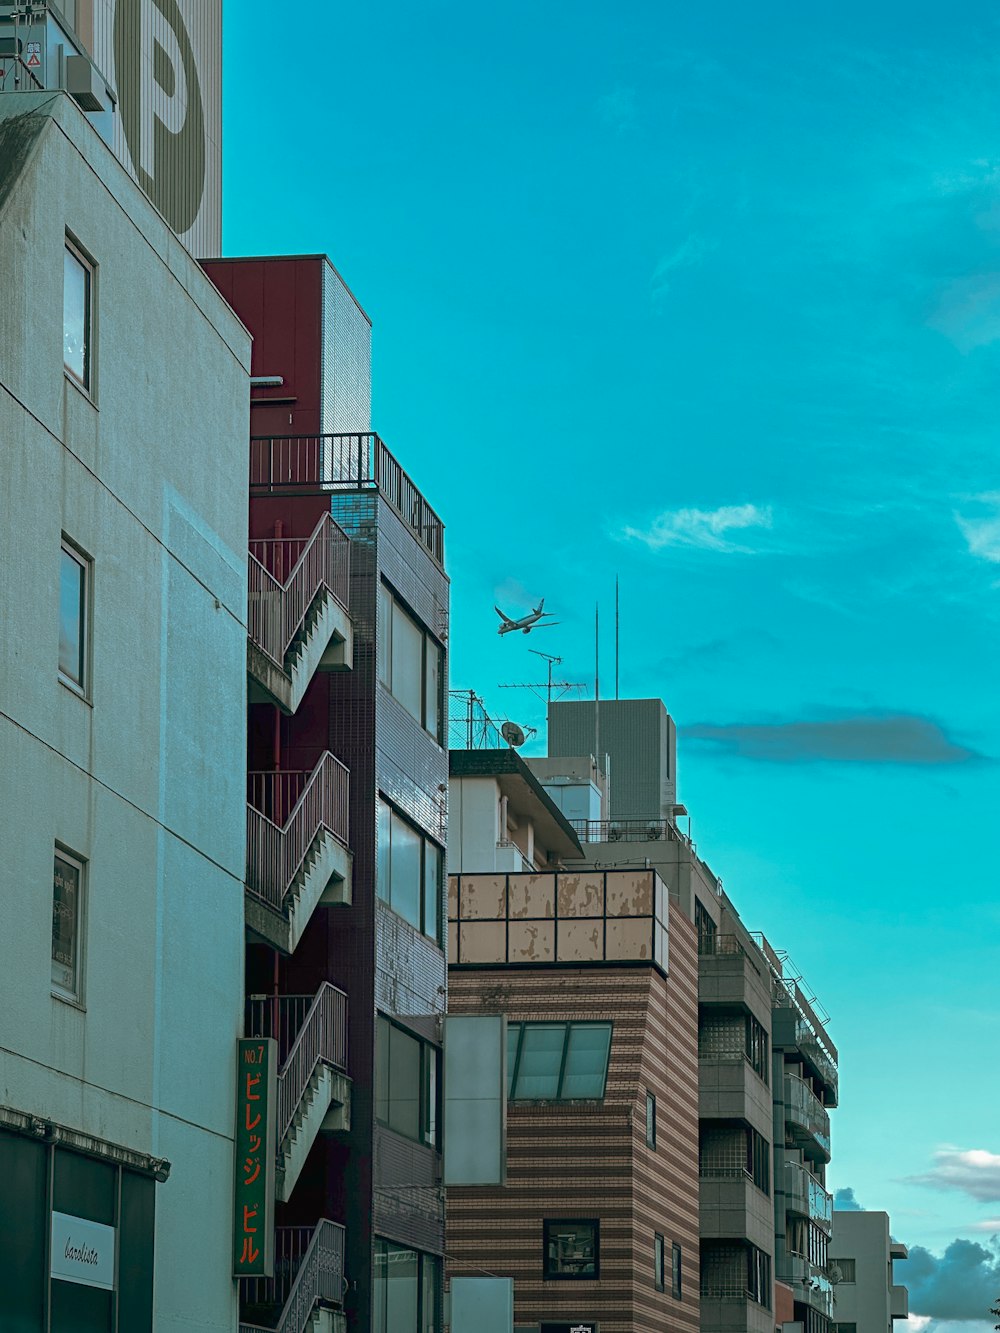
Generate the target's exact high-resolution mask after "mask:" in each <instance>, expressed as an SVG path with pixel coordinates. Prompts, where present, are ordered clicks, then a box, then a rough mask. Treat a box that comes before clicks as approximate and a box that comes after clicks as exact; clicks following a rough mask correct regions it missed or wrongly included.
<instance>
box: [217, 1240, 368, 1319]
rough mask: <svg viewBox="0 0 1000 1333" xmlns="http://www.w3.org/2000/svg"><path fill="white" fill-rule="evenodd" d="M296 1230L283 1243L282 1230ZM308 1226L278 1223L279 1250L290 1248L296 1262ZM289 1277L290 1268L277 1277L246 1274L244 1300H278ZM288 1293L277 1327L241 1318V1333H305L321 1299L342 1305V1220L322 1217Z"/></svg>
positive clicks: (256, 1302)
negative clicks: (332, 1220) (337, 1220)
mask: <svg viewBox="0 0 1000 1333" xmlns="http://www.w3.org/2000/svg"><path fill="white" fill-rule="evenodd" d="M286 1231H287V1232H289V1233H295V1234H294V1235H290V1236H289V1237H288V1240H289V1242H290V1243H289V1244H288V1245H287V1246H282V1244H281V1241H282V1232H286ZM308 1233H309V1228H307V1227H276V1228H275V1251H276V1255H277V1253H278V1252H279V1250H280V1251H282V1252H284V1251H287V1257H288V1259H289V1262H290V1263H291V1262H294V1260H295V1257H296V1256H295V1254H294V1250H295V1248H297V1246H298V1244H300V1243H301V1241H302V1240H304V1239H305V1236H306V1235H308ZM288 1281H289V1272H288V1271H285V1272H283V1273H282V1274H281V1276H280V1277H278V1276H276V1277H274V1278H243V1279H242V1280H241V1283H240V1286H241V1288H242V1291H241V1295H242V1297H243V1303H244V1304H245V1305H246V1304H253V1305H257V1304H260V1305H263V1304H277V1303H278V1301H280V1300H281V1298H282V1296H283V1295H284V1291H285V1284H286V1283H288ZM287 1291H288V1294H287V1297H286V1298H285V1300H284V1304H283V1307H282V1310H281V1314H280V1316H279V1318H278V1323H277V1324H276V1325H275V1327H274V1329H265V1327H264V1325H262V1324H248V1323H244V1322H243V1321H242V1320H241V1321H240V1333H305V1330H306V1327H307V1325H308V1322H309V1318H310V1316H311V1315H312V1312H313V1309H314V1308H315V1306H316V1305H317V1303H319V1302H324V1303H326V1304H330V1305H338V1306H339V1305H341V1304H342V1303H343V1298H344V1228H343V1227H342V1226H341V1225H340V1224H339V1222H331V1221H329V1219H327V1218H325V1217H324V1218H321V1219H320V1221H319V1222H317V1223H316V1226H315V1228H314V1229H313V1231H312V1235H311V1238H310V1239H309V1243H308V1245H307V1247H306V1249H305V1252H304V1253H303V1254H302V1255H301V1258H299V1260H298V1263H297V1265H296V1267H295V1268H294V1276H292V1278H291V1283H290V1286H289V1287H288V1288H287Z"/></svg>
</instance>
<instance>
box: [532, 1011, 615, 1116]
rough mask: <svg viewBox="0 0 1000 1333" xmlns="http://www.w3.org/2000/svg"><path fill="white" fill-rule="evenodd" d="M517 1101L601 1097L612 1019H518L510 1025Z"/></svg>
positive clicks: (606, 1066)
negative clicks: (573, 1020)
mask: <svg viewBox="0 0 1000 1333" xmlns="http://www.w3.org/2000/svg"><path fill="white" fill-rule="evenodd" d="M507 1041H508V1045H507V1089H508V1091H507V1096H508V1098H509V1100H511V1101H574V1100H593V1101H599V1100H601V1099H602V1098H603V1097H604V1086H605V1081H606V1079H607V1072H608V1056H609V1053H610V1050H611V1024H610V1023H517V1024H508V1027H507Z"/></svg>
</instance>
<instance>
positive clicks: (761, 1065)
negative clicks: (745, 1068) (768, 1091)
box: [744, 1014, 771, 1084]
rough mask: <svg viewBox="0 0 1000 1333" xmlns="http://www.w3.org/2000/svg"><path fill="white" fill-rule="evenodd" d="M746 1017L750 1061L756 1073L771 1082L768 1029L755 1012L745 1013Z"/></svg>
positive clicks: (768, 1082) (747, 1046)
mask: <svg viewBox="0 0 1000 1333" xmlns="http://www.w3.org/2000/svg"><path fill="white" fill-rule="evenodd" d="M744 1017H745V1018H746V1056H747V1059H748V1060H749V1061H750V1064H751V1066H752V1068H753V1071H754V1073H755V1074H757V1075H758V1076H759V1077H760V1078H762V1079H763V1080H764V1082H765V1083H767V1084H770V1081H771V1080H770V1077H769V1074H770V1069H769V1066H770V1063H771V1057H770V1053H769V1050H768V1047H769V1046H770V1042H769V1041H768V1037H767V1029H766V1028H765V1027H764V1026H763V1024H761V1023H759V1022H758V1021H757V1019H756V1018H754V1016H753V1014H746V1015H744Z"/></svg>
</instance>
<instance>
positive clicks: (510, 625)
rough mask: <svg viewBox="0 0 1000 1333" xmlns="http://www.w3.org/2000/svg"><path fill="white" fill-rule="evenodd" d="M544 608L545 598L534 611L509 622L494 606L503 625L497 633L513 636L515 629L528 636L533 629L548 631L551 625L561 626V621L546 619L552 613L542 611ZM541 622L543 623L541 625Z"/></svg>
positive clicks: (508, 617) (507, 617)
mask: <svg viewBox="0 0 1000 1333" xmlns="http://www.w3.org/2000/svg"><path fill="white" fill-rule="evenodd" d="M544 606H545V598H544V597H543V598H542V600H541V601H540V602H539V603H538V605H537V606H536V607H535V609H534V610H533V611H531V612H530V613H529V614H528V615H526V616H522V617H521V619H520V620H511V618H510V616H505V615H504V613H503V612H502V611H501V610H500V608H499V606H495V607H494V608H493V610H494V611H495V612H496V613H497V615H498V616H499V617H500V619H501V620H502V621H503V624H502V625H501V626H500V628H499V629H498V630H497V633H498V634H513V632H514V631H515V630H516V629H519V630H520V631H521V633H522V634H530V633H531V631H532V630H533V629H550V628H551V627H552V626H553V625H561V624H562V621H561V620H549V619H548V617H549V616H551V615H552V612H551V611H545V610H543V608H544ZM542 621H544V622H545V623H544V624H542V623H541V622H542Z"/></svg>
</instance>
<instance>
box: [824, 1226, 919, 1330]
mask: <svg viewBox="0 0 1000 1333" xmlns="http://www.w3.org/2000/svg"><path fill="white" fill-rule="evenodd" d="M908 1257H909V1252H908V1250H907V1248H906V1246H905V1245H903V1244H901V1242H900V1241H897V1240H893V1238H892V1236H891V1235H890V1233H889V1214H888V1213H880V1212H867V1211H856V1210H851V1211H850V1212H847V1211H844V1212H842V1211H840V1210H839V1209H837V1210H835V1211H834V1214H833V1235H832V1237H831V1240H830V1278H831V1281H832V1284H833V1318H834V1333H892V1330H893V1324H894V1321H895V1320H897V1319H906V1318H907V1317H908V1315H909V1308H910V1306H909V1294H908V1292H907V1290H906V1288H905V1287H904V1286H902V1285H900V1284H899V1283H897V1282H896V1281H895V1277H894V1274H893V1267H892V1265H893V1261H894V1260H896V1259H906V1258H908Z"/></svg>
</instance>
